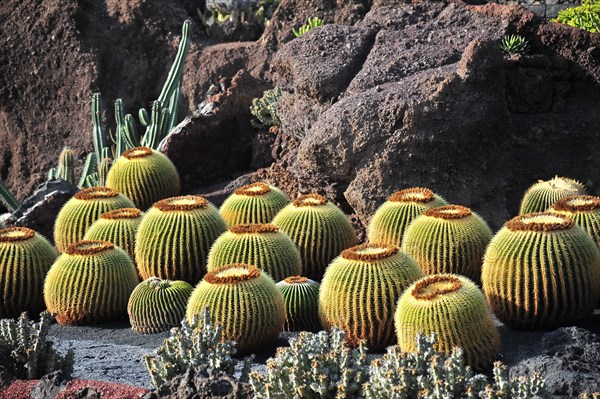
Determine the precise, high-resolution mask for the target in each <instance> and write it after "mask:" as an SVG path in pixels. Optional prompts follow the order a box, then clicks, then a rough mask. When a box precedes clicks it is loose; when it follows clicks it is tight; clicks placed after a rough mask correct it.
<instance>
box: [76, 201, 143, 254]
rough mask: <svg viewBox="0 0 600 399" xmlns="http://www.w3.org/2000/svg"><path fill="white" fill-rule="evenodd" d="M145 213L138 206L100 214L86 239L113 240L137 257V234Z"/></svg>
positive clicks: (86, 234)
mask: <svg viewBox="0 0 600 399" xmlns="http://www.w3.org/2000/svg"><path fill="white" fill-rule="evenodd" d="M142 216H143V213H142V212H141V211H140V210H139V209H137V208H121V209H115V210H114V211H109V212H106V213H103V214H102V215H100V219H98V220H96V221H95V222H94V224H92V226H91V227H90V228H89V229H88V231H87V233H85V237H84V239H85V240H101V241H108V242H112V243H113V244H115V245H116V246H118V247H121V248H122V249H124V250H125V252H127V254H128V255H129V256H130V257H131V259H132V260H134V259H135V235H136V233H137V230H138V228H139V227H140V223H141V221H142Z"/></svg>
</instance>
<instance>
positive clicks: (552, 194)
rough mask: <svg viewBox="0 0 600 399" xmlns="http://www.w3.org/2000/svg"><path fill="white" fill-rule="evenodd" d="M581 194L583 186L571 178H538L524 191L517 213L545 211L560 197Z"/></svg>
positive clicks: (583, 190) (583, 191) (583, 192)
mask: <svg viewBox="0 0 600 399" xmlns="http://www.w3.org/2000/svg"><path fill="white" fill-rule="evenodd" d="M583 194H586V188H585V186H584V185H583V184H581V183H579V182H578V181H576V180H573V179H569V178H566V177H558V176H556V177H554V178H553V179H550V180H546V181H544V180H538V182H537V183H535V184H534V185H533V186H531V187H529V188H528V189H527V191H525V194H524V195H523V199H522V200H521V207H520V209H519V215H524V214H526V213H531V212H545V211H547V210H548V208H550V207H551V206H552V205H553V204H554V203H555V202H556V201H558V200H559V199H561V198H564V197H568V196H571V195H583Z"/></svg>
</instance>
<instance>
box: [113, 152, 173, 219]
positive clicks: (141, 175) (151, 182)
mask: <svg viewBox="0 0 600 399" xmlns="http://www.w3.org/2000/svg"><path fill="white" fill-rule="evenodd" d="M106 185H107V186H108V187H111V188H114V189H115V190H117V191H119V192H121V193H123V194H125V195H126V196H127V197H129V198H130V199H131V200H132V201H133V203H134V204H135V206H136V207H138V208H140V209H142V210H146V209H148V208H150V206H152V204H153V203H155V202H156V201H158V200H161V199H163V198H169V197H174V196H176V195H179V191H180V183H179V174H178V173H177V169H175V165H173V163H172V162H171V160H170V159H169V158H167V156H166V155H164V154H162V153H160V152H158V151H155V150H153V149H151V148H148V147H136V148H131V149H129V150H126V151H125V152H123V154H122V155H121V156H120V157H119V158H118V159H117V160H116V161H115V162H114V163H113V165H112V167H111V168H110V170H109V172H108V176H107V177H106Z"/></svg>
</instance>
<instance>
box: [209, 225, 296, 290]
mask: <svg viewBox="0 0 600 399" xmlns="http://www.w3.org/2000/svg"><path fill="white" fill-rule="evenodd" d="M232 263H247V264H249V265H254V266H256V267H258V268H259V269H261V270H263V271H265V272H267V273H268V274H269V275H270V276H271V277H272V278H273V280H275V281H279V280H282V279H284V278H286V277H288V276H294V275H296V274H300V271H301V268H302V261H301V260H300V253H299V252H298V248H296V244H294V242H293V241H292V239H291V238H290V237H289V236H288V235H287V234H285V233H284V232H282V231H281V230H279V228H278V227H276V226H273V225H272V224H238V225H235V226H232V227H231V228H230V229H229V231H226V232H225V233H223V234H222V235H221V236H220V237H219V238H218V239H217V241H215V243H214V244H213V246H212V248H211V250H210V253H209V255H208V266H207V269H208V271H209V272H210V271H212V270H214V269H216V268H218V267H220V266H224V265H229V264H232Z"/></svg>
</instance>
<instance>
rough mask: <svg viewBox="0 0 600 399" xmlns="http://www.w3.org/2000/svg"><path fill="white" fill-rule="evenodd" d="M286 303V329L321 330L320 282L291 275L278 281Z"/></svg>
mask: <svg viewBox="0 0 600 399" xmlns="http://www.w3.org/2000/svg"><path fill="white" fill-rule="evenodd" d="M277 288H279V291H280V292H281V295H283V302H284V304H285V324H284V326H283V329H284V331H313V332H315V331H319V330H320V329H321V322H320V321H319V283H317V282H316V281H314V280H311V279H308V278H306V277H302V276H291V277H287V278H286V279H284V280H282V281H280V282H278V283H277Z"/></svg>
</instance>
